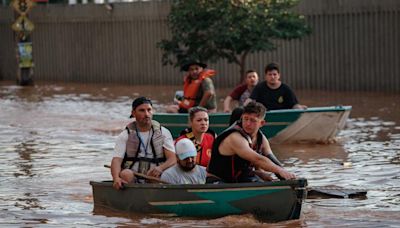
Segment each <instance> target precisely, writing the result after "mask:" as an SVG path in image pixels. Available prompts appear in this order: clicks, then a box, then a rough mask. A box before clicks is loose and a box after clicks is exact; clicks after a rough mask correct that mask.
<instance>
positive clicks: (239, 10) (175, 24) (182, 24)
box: [158, 0, 310, 71]
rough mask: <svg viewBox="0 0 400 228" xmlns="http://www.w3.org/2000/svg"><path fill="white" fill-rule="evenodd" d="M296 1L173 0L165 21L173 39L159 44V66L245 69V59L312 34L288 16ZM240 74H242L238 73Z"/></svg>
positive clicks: (297, 19)
mask: <svg viewBox="0 0 400 228" xmlns="http://www.w3.org/2000/svg"><path fill="white" fill-rule="evenodd" d="M297 3H298V0H254V1H252V0H175V1H174V2H173V3H172V6H171V12H170V14H169V16H168V25H169V28H170V31H171V34H172V37H171V39H169V40H162V41H161V42H159V43H158V47H160V48H161V49H162V50H163V58H162V61H163V64H175V66H180V65H181V64H182V63H183V62H184V61H185V60H187V59H197V60H200V61H204V62H216V61H217V60H219V59H226V60H227V61H228V62H230V63H235V64H238V65H240V66H241V67H243V66H244V61H245V58H246V56H247V55H248V54H249V53H254V52H258V51H271V50H274V49H275V48H276V45H275V44H274V42H273V41H274V40H276V39H296V38H301V37H303V36H305V35H307V34H308V33H310V28H309V27H308V26H307V25H306V23H305V18H304V17H303V16H301V15H298V14H296V13H294V12H293V11H290V9H291V8H292V7H293V6H295V5H296V4H297ZM241 71H242V69H241Z"/></svg>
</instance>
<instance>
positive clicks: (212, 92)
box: [199, 90, 215, 107]
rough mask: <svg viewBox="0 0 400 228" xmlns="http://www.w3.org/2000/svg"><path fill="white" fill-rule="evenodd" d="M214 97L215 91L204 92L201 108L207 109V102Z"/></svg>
mask: <svg viewBox="0 0 400 228" xmlns="http://www.w3.org/2000/svg"><path fill="white" fill-rule="evenodd" d="M214 95H215V92H214V91H211V90H208V91H204V94H203V97H202V98H201V101H200V103H199V106H202V107H205V106H206V104H207V101H208V100H209V99H210V98H211V97H212V96H214Z"/></svg>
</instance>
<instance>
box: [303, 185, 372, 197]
mask: <svg viewBox="0 0 400 228" xmlns="http://www.w3.org/2000/svg"><path fill="white" fill-rule="evenodd" d="M366 197H367V190H365V189H345V188H340V187H307V199H318V198H322V199H329V198H350V199H352V198H360V199H365V198H366Z"/></svg>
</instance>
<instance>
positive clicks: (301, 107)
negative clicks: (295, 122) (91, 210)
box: [292, 104, 308, 109]
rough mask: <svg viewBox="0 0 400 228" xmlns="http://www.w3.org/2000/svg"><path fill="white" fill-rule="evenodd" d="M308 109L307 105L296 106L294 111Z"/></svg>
mask: <svg viewBox="0 0 400 228" xmlns="http://www.w3.org/2000/svg"><path fill="white" fill-rule="evenodd" d="M307 108H308V107H307V106H306V105H302V104H295V105H294V106H293V107H292V109H307Z"/></svg>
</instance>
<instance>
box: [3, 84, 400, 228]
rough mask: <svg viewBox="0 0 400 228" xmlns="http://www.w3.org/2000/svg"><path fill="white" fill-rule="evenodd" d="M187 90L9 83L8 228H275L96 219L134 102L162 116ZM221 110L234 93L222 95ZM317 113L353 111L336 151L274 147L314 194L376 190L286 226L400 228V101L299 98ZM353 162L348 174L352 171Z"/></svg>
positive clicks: (362, 95) (314, 205) (379, 96)
mask: <svg viewBox="0 0 400 228" xmlns="http://www.w3.org/2000/svg"><path fill="white" fill-rule="evenodd" d="M177 89H179V86H124V85H112V84H103V85H100V84H91V85H86V84H85V85H83V84H73V83H43V82H42V83H37V85H35V86H33V87H20V86H15V85H14V83H13V82H0V226H5V227H9V226H19V227H36V226H48V225H50V226H67V227H80V226H100V227H116V226H122V227H123V226H133V227H135V226H136V227H141V226H152V227H158V226H170V227H186V226H193V227H204V226H215V227H225V226H240V227H243V226H266V227H267V226H271V224H265V223H261V222H259V221H257V220H255V219H254V218H253V217H251V216H248V215H241V216H227V217H223V218H219V219H212V220H209V219H207V220H192V219H185V218H163V217H150V216H143V215H135V214H124V213H118V212H111V211H104V212H101V213H99V212H96V213H94V212H93V201H92V200H93V199H92V194H91V186H90V185H89V181H90V180H97V181H100V180H106V179H110V178H111V176H110V173H109V170H107V169H105V168H103V165H104V164H106V163H109V162H110V160H111V154H112V150H113V146H114V140H115V137H116V135H117V134H118V133H119V132H120V131H121V129H123V128H124V126H125V124H126V123H127V122H128V121H129V119H128V116H129V114H130V105H131V102H132V98H133V97H137V96H139V95H144V96H149V97H150V98H152V99H153V100H154V101H155V108H156V110H157V111H158V112H162V111H163V110H164V109H165V105H166V104H168V103H170V101H171V100H172V97H173V95H174V91H175V90H177ZM217 92H218V98H219V99H220V108H221V107H222V100H221V99H223V97H224V96H225V95H226V94H227V93H228V92H229V89H220V90H218V91H217ZM297 94H298V97H299V99H300V100H301V101H302V103H304V104H306V105H308V106H331V105H352V106H353V110H352V113H351V115H350V119H349V120H348V122H347V124H346V127H345V129H344V130H343V131H341V132H340V134H339V135H338V137H337V142H336V143H335V144H328V145H325V144H295V145H273V150H274V152H275V154H276V155H277V157H278V158H279V159H280V160H281V161H282V162H283V163H284V165H285V167H287V169H288V170H290V171H292V172H294V173H296V175H297V176H299V177H305V178H307V179H308V181H309V185H310V186H339V187H344V188H356V189H366V190H368V194H367V198H366V199H307V200H306V201H305V203H304V207H303V214H302V217H301V219H299V220H294V221H286V222H281V223H276V224H274V226H277V227H299V226H301V227H316V226H318V227H321V226H323V227H332V226H334V227H337V226H340V227H342V226H357V227H376V226H380V227H396V226H398V224H400V213H399V212H400V173H399V171H400V169H399V168H400V103H399V100H400V94H386V93H367V92H357V93H353V92H329V91H297ZM344 162H346V164H351V165H346V166H344V165H343V163H344Z"/></svg>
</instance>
